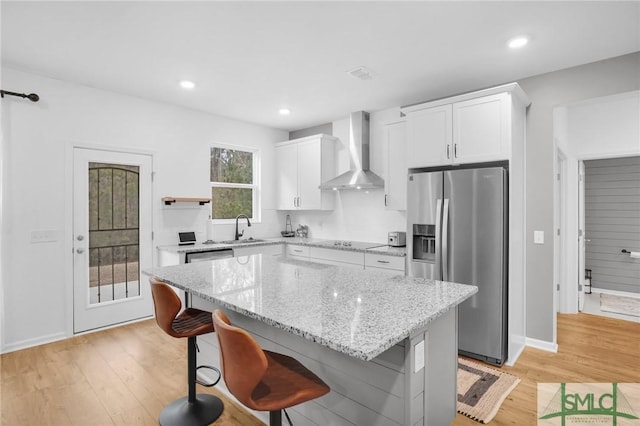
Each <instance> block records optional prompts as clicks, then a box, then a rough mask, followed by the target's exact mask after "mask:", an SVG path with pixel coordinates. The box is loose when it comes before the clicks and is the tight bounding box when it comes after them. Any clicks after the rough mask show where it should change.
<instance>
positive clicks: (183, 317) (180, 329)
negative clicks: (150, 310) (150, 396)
mask: <svg viewBox="0 0 640 426" xmlns="http://www.w3.org/2000/svg"><path fill="white" fill-rule="evenodd" d="M149 281H150V282H151V294H152V295H153V305H154V308H155V311H156V322H157V323H158V325H159V326H160V328H161V329H162V330H163V331H164V332H165V333H167V334H168V335H169V336H172V337H177V338H182V337H186V338H187V354H188V358H187V383H188V385H189V394H188V396H185V397H183V398H180V399H177V400H175V401H173V402H172V403H171V404H169V405H167V406H166V407H165V408H164V409H163V410H162V412H161V413H160V418H159V421H160V424H161V425H162V426H203V425H208V424H210V423H213V422H214V421H215V420H216V419H217V418H218V417H220V414H222V411H223V409H224V406H223V405H222V401H221V400H220V398H218V397H216V396H213V395H208V394H196V383H198V384H199V385H202V386H206V387H211V386H214V385H215V384H216V383H218V381H219V380H220V370H218V369H217V368H215V367H211V366H209V365H202V366H200V367H196V350H197V349H198V347H197V345H196V336H199V335H201V334H206V333H211V332H213V331H214V327H213V321H212V320H211V312H206V311H202V310H200V309H194V308H187V309H185V310H184V311H182V312H180V309H182V301H181V300H180V297H178V295H177V294H176V293H175V291H173V290H172V289H171V287H169V286H168V285H167V284H165V283H162V282H160V281H158V280H157V279H155V278H151V279H149ZM178 312H180V314H178ZM199 368H207V369H211V370H214V371H217V372H218V379H217V380H216V381H215V382H214V383H204V382H201V381H200V380H198V379H197V378H196V371H197V370H198V369H199Z"/></svg>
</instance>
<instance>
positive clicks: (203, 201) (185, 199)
mask: <svg viewBox="0 0 640 426" xmlns="http://www.w3.org/2000/svg"><path fill="white" fill-rule="evenodd" d="M162 202H163V203H164V205H165V206H170V205H171V204H173V203H198V204H200V205H201V206H204V205H205V204H208V203H210V202H211V198H200V197H162Z"/></svg>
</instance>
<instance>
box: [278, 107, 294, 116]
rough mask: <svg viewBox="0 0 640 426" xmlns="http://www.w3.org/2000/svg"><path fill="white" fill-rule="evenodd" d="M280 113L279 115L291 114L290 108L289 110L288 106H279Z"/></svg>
mask: <svg viewBox="0 0 640 426" xmlns="http://www.w3.org/2000/svg"><path fill="white" fill-rule="evenodd" d="M278 112H279V113H280V115H289V114H291V110H289V109H288V108H280V111H278Z"/></svg>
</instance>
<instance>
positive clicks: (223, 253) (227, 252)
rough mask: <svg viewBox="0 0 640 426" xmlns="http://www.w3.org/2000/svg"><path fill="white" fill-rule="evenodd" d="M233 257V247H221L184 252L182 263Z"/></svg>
mask: <svg viewBox="0 0 640 426" xmlns="http://www.w3.org/2000/svg"><path fill="white" fill-rule="evenodd" d="M228 257H233V249H230V248H221V249H212V250H205V251H194V252H191V253H185V256H184V263H194V262H204V261H207V260H216V259H226V258H228Z"/></svg>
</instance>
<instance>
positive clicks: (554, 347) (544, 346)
mask: <svg viewBox="0 0 640 426" xmlns="http://www.w3.org/2000/svg"><path fill="white" fill-rule="evenodd" d="M525 345H527V346H529V347H530V348H536V349H541V350H543V351H547V352H553V353H556V352H558V344H557V343H553V342H547V341H546V340H538V339H533V338H531V337H527V338H526V340H525Z"/></svg>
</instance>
